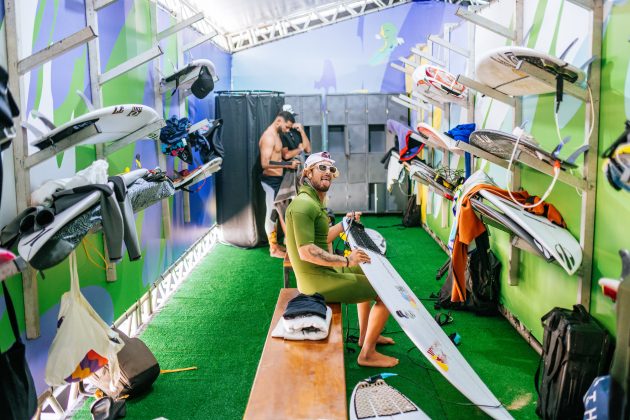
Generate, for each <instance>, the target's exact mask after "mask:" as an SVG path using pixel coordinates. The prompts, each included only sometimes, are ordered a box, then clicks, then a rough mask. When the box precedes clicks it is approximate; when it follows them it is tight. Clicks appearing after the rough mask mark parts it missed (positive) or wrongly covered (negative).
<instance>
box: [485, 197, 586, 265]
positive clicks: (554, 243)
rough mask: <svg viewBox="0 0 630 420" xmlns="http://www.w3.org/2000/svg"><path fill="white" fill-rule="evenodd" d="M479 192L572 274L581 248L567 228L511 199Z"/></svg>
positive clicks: (580, 253)
mask: <svg viewBox="0 0 630 420" xmlns="http://www.w3.org/2000/svg"><path fill="white" fill-rule="evenodd" d="M479 194H481V196H482V197H483V198H484V199H486V200H488V201H489V202H490V203H492V204H493V205H494V206H496V208H498V209H499V210H500V211H501V212H503V213H504V214H505V215H506V216H508V217H509V218H510V219H512V220H514V221H515V222H516V223H518V224H519V225H520V226H521V227H522V228H523V229H525V231H527V232H528V233H529V234H530V235H531V236H532V237H533V238H534V239H535V240H536V242H538V243H539V244H540V245H541V246H543V247H544V248H545V250H547V251H548V253H549V254H551V255H552V256H553V257H554V258H555V260H556V261H557V262H558V264H560V265H561V266H562V268H564V269H565V270H566V272H567V273H569V274H574V273H575V272H576V271H577V269H578V268H580V265H581V264H582V248H581V247H580V244H579V242H578V241H577V240H576V239H575V238H574V237H573V235H571V233H570V232H569V231H568V230H567V229H564V228H562V227H560V226H557V225H554V224H553V223H551V222H550V221H549V220H548V219H547V218H546V217H542V216H537V215H535V214H532V213H529V212H527V211H526V210H525V209H523V208H521V207H519V206H518V205H517V204H515V203H513V202H512V201H510V200H506V199H505V198H503V197H499V196H498V195H495V194H493V193H491V192H490V191H488V190H481V191H480V192H479Z"/></svg>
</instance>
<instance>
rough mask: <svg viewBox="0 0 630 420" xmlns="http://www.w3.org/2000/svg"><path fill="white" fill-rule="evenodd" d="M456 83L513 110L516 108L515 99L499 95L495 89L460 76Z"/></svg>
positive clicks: (502, 94) (503, 94)
mask: <svg viewBox="0 0 630 420" xmlns="http://www.w3.org/2000/svg"><path fill="white" fill-rule="evenodd" d="M457 82H458V83H461V84H462V85H464V86H466V87H468V88H469V89H472V90H475V91H477V92H478V93H480V94H482V95H484V96H488V97H490V98H492V99H496V100H497V101H500V102H503V103H505V104H507V105H509V106H511V107H513V108H514V107H515V106H516V99H514V98H513V97H511V96H508V95H506V94H505V93H501V92H499V91H498V90H496V89H492V88H491V87H490V86H487V85H484V84H483V83H480V82H478V81H476V80H473V79H471V78H469V77H466V76H464V75H462V74H460V75H458V76H457Z"/></svg>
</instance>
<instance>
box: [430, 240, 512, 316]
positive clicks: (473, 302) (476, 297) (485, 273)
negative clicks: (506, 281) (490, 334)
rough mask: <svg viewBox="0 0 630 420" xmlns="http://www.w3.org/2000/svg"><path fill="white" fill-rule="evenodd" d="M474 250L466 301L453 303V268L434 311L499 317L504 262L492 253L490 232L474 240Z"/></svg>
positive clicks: (468, 268)
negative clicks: (498, 309)
mask: <svg viewBox="0 0 630 420" xmlns="http://www.w3.org/2000/svg"><path fill="white" fill-rule="evenodd" d="M475 244H476V247H475V249H474V250H473V251H472V252H471V253H470V254H469V256H468V267H466V301H465V302H451V294H452V291H453V267H452V265H451V264H449V267H448V276H447V277H446V281H445V282H444V284H443V285H442V288H441V289H440V293H439V295H438V299H437V301H436V303H435V309H455V310H468V311H472V312H475V313H476V314H478V315H496V314H497V313H498V311H497V308H498V305H499V291H500V288H501V261H499V260H498V259H497V257H495V255H494V253H493V252H492V251H491V250H490V240H489V238H488V233H487V232H484V233H482V234H481V235H479V236H478V237H477V238H475Z"/></svg>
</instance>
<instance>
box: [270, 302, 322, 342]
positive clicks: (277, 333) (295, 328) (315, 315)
mask: <svg viewBox="0 0 630 420" xmlns="http://www.w3.org/2000/svg"><path fill="white" fill-rule="evenodd" d="M331 320H332V309H330V307H329V306H326V302H325V300H324V297H323V296H322V295H320V294H319V293H315V294H314V295H305V294H302V293H300V294H299V295H297V296H296V297H294V298H293V299H291V300H290V301H289V303H288V304H287V309H286V310H285V311H284V314H283V315H282V318H280V321H279V322H278V325H276V328H274V330H273V332H272V333H271V336H272V337H281V338H285V339H287V340H323V339H325V338H326V337H328V331H329V330H330V322H331Z"/></svg>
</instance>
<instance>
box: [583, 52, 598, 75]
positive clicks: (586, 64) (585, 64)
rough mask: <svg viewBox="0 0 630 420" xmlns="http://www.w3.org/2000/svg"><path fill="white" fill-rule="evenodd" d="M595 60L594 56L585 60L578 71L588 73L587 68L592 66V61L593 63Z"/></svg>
mask: <svg viewBox="0 0 630 420" xmlns="http://www.w3.org/2000/svg"><path fill="white" fill-rule="evenodd" d="M595 60H597V56H596V55H594V56H592V57H591V58H589V59H588V60H586V61H585V62H584V64H582V65H581V66H580V69H582V70H584V71H585V72H588V68H589V66H590V65H591V64H593V61H595Z"/></svg>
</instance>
